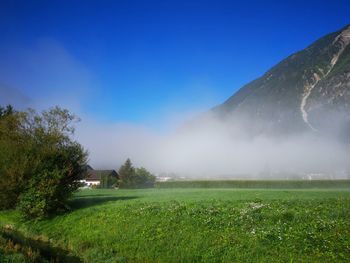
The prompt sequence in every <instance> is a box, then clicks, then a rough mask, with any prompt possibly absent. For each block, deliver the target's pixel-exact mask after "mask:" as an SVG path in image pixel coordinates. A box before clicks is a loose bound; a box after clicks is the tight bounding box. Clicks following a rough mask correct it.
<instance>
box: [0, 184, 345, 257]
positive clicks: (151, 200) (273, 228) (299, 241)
mask: <svg viewBox="0 0 350 263" xmlns="http://www.w3.org/2000/svg"><path fill="white" fill-rule="evenodd" d="M71 208H72V211H71V212H70V213H66V214H62V215H59V216H56V217H53V218H49V219H45V220H41V221H30V222H28V221H24V220H22V219H21V218H20V216H19V213H18V212H17V211H13V210H12V211H3V212H0V225H1V227H2V229H3V230H2V231H3V235H2V238H1V242H0V248H1V253H2V254H1V255H2V257H3V258H6V259H10V260H13V262H16V261H17V262H23V261H24V260H26V261H35V260H36V259H37V258H40V257H41V256H40V251H35V249H36V248H35V247H34V248H33V247H30V246H31V244H30V242H28V240H31V241H38V242H43V243H46V244H49V246H50V247H51V248H52V249H62V250H64V251H67V253H68V254H69V255H71V256H74V258H73V259H74V260H76V261H74V260H73V259H72V262H349V259H350V188H348V187H345V188H339V189H336V188H334V187H333V188H322V189H321V188H313V189H278V188H275V189H243V188H154V189H138V190H112V189H110V190H109V189H95V190H90V189H86V190H81V191H80V192H78V193H77V194H76V195H75V196H74V198H73V199H72V200H71ZM4 229H7V230H8V231H9V232H11V231H16V233H20V235H21V238H20V239H22V241H21V240H17V241H16V240H15V241H13V240H9V238H8V236H6V235H4ZM26 240H27V242H25V241H26ZM16 246H17V248H16ZM26 246H27V248H26V249H23V248H24V247H26ZM28 247H29V248H28ZM5 254H6V255H5ZM41 260H42V262H43V259H41ZM50 260H51V262H52V261H54V259H53V258H51V259H47V261H48V262H50ZM56 261H59V260H57V259H56ZM61 261H62V260H61ZM65 261H69V258H68V257H67V259H66V260H65Z"/></svg>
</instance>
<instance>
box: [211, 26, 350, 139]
mask: <svg viewBox="0 0 350 263" xmlns="http://www.w3.org/2000/svg"><path fill="white" fill-rule="evenodd" d="M349 44H350V24H349V25H347V26H345V27H343V28H342V29H340V30H338V31H336V32H333V33H330V34H327V35H325V36H324V37H322V38H320V39H318V40H316V41H315V42H314V43H312V44H311V45H309V46H307V47H306V48H305V49H303V50H300V51H298V52H295V53H293V54H291V55H290V56H288V57H287V58H285V59H283V60H282V61H280V62H279V63H277V64H276V65H275V66H273V67H272V68H271V69H269V70H268V71H266V72H265V73H264V74H263V75H262V76H261V77H259V78H257V79H255V80H253V81H252V82H249V83H248V84H246V85H244V86H243V87H242V88H241V89H239V90H238V91H237V92H236V93H235V94H234V95H232V96H231V97H230V98H228V99H227V100H226V101H225V102H224V103H222V104H220V105H218V106H216V107H214V108H213V109H212V110H211V113H214V115H215V116H216V117H219V118H220V119H222V120H225V121H228V122H238V121H239V122H240V123H243V127H244V128H247V130H248V131H249V132H250V133H251V134H252V135H259V134H272V135H275V134H286V133H287V134H290V133H295V132H303V131H313V132H323V131H325V130H327V129H324V127H325V126H327V125H326V124H327V123H325V122H324V120H322V119H324V116H326V115H327V116H328V120H329V118H330V117H331V115H334V116H335V115H337V114H339V116H340V117H341V119H342V120H343V121H344V123H347V122H349V114H348V113H349V109H350V106H349V104H348V101H350V45H349ZM320 112H323V113H324V114H325V113H327V114H326V115H323V116H322V114H321V113H320ZM337 116H338V115H337ZM344 123H338V124H337V125H338V126H344ZM345 126H346V125H345ZM338 128H341V127H337V129H338ZM337 132H338V131H337Z"/></svg>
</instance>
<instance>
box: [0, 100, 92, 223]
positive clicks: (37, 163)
mask: <svg viewBox="0 0 350 263" xmlns="http://www.w3.org/2000/svg"><path fill="white" fill-rule="evenodd" d="M11 109H12V108H11ZM0 114H1V115H0V147H1V149H2V150H1V153H0V198H1V199H0V208H1V209H8V208H14V207H17V208H18V209H19V210H20V211H21V212H22V213H23V215H24V216H25V217H26V218H43V217H45V216H48V215H50V214H53V213H56V212H57V211H60V210H65V209H67V199H68V198H69V197H70V196H71V194H72V193H73V192H74V191H75V190H77V189H78V188H79V186H80V180H81V179H83V177H84V174H85V173H84V172H85V170H84V169H85V168H84V167H85V166H84V165H85V164H86V157H87V153H86V152H85V151H84V149H83V148H82V146H81V145H80V144H79V143H77V142H75V141H73V140H72V139H71V135H72V134H73V133H74V128H73V126H72V123H73V121H75V120H76V117H75V116H74V115H72V114H70V113H69V112H68V111H67V110H62V109H60V108H58V107H55V108H53V109H51V110H49V111H44V112H42V113H41V114H37V113H36V112H35V111H33V110H28V111H27V112H15V111H13V110H11V111H9V110H4V109H2V108H1V109H0Z"/></svg>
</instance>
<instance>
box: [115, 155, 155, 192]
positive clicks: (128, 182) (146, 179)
mask: <svg viewBox="0 0 350 263" xmlns="http://www.w3.org/2000/svg"><path fill="white" fill-rule="evenodd" d="M118 173H119V177H120V181H119V187H120V188H148V187H154V183H155V180H156V177H155V176H154V175H153V174H151V173H150V172H149V171H147V170H146V169H145V168H143V167H141V168H135V167H134V166H133V165H132V163H131V160H130V159H129V158H128V159H127V160H126V161H125V163H124V164H123V165H122V166H121V167H120V169H119V172H118Z"/></svg>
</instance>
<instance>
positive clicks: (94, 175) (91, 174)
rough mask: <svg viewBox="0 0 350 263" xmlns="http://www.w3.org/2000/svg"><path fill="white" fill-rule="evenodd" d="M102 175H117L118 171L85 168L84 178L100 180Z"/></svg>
mask: <svg viewBox="0 0 350 263" xmlns="http://www.w3.org/2000/svg"><path fill="white" fill-rule="evenodd" d="M102 176H114V177H118V173H117V172H116V171H115V170H87V176H86V180H89V181H101V177H102Z"/></svg>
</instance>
